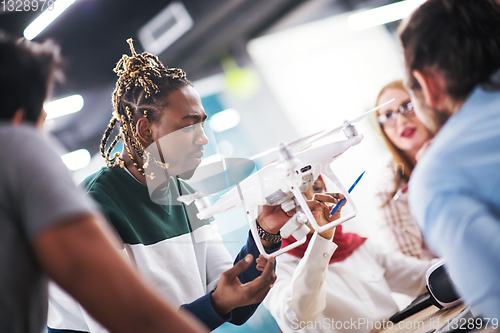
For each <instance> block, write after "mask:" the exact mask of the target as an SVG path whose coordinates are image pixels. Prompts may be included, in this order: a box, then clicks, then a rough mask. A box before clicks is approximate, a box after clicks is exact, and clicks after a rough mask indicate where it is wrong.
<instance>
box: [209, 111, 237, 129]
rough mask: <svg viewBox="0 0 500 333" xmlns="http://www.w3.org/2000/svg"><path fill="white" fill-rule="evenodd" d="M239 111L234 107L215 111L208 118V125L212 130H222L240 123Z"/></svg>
mask: <svg viewBox="0 0 500 333" xmlns="http://www.w3.org/2000/svg"><path fill="white" fill-rule="evenodd" d="M240 119H241V117H240V113H239V112H238V111H236V110H235V109H227V110H224V111H221V112H219V113H216V114H214V115H213V116H212V118H210V127H212V130H213V131H214V132H222V131H225V130H228V129H230V128H233V127H235V126H237V125H238V124H239V123H240Z"/></svg>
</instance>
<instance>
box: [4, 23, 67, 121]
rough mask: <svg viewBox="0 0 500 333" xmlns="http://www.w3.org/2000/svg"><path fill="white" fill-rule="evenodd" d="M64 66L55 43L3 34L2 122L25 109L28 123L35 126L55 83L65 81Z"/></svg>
mask: <svg viewBox="0 0 500 333" xmlns="http://www.w3.org/2000/svg"><path fill="white" fill-rule="evenodd" d="M60 64H61V57H60V48H59V46H58V45H56V44H55V43H54V42H52V41H50V40H48V41H45V42H43V43H37V42H31V41H28V40H26V39H24V38H15V37H13V36H10V35H8V34H6V33H4V32H2V31H0V85H1V87H2V88H1V89H0V110H1V111H0V119H11V118H12V116H13V115H14V113H15V112H16V111H17V110H19V109H23V110H24V113H25V117H26V121H29V122H32V123H35V122H36V121H37V120H38V118H39V116H40V112H41V111H42V107H43V102H44V101H45V99H46V98H47V97H48V96H49V95H50V94H51V92H52V88H53V85H54V82H55V81H61V80H62V78H63V75H62V71H61V67H60Z"/></svg>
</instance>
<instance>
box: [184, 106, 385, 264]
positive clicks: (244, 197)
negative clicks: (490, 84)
mask: <svg viewBox="0 0 500 333" xmlns="http://www.w3.org/2000/svg"><path fill="white" fill-rule="evenodd" d="M393 100H394V99H393ZM393 100H390V101H388V102H387V103H384V104H382V105H379V106H378V107H376V108H374V109H372V110H370V111H368V112H366V113H364V114H363V115H361V116H360V117H358V118H356V119H354V120H351V121H347V120H346V121H344V123H343V124H342V125H341V126H339V127H337V128H334V129H331V130H324V131H321V132H319V133H316V134H313V135H310V136H307V137H304V138H301V139H299V140H296V141H293V142H291V143H289V144H283V143H281V144H280V145H279V146H278V147H277V148H273V149H270V150H268V151H265V152H263V153H261V154H258V155H256V156H253V157H251V158H250V160H255V159H257V158H261V157H263V156H266V155H269V154H273V153H276V152H279V155H280V159H279V160H277V161H275V162H273V163H271V164H268V165H266V166H265V167H264V168H262V169H260V170H259V171H257V172H255V173H254V174H252V175H250V176H249V177H247V178H245V179H244V180H242V181H241V182H239V183H238V184H236V186H235V187H234V188H232V189H231V190H230V191H228V192H227V193H226V194H224V195H222V196H221V197H220V199H219V200H217V201H216V202H215V203H214V204H213V205H211V204H210V202H209V200H208V198H207V196H208V195H206V194H203V193H201V192H196V193H194V194H188V195H183V196H180V197H179V198H178V200H179V201H181V202H183V203H184V204H186V205H189V204H191V203H192V202H193V201H194V203H195V205H196V207H197V208H198V214H197V217H198V218H199V219H206V218H209V217H211V216H213V215H214V214H217V213H222V212H226V211H229V210H232V209H235V208H239V207H243V208H244V209H245V212H246V216H247V219H248V223H249V225H250V230H251V232H252V236H253V238H254V239H255V244H256V245H257V248H258V249H259V252H260V253H261V254H262V255H263V256H264V257H266V258H269V257H273V256H278V255H280V254H283V253H285V252H287V251H289V250H291V249H293V248H295V247H297V246H299V245H301V244H304V243H305V242H306V240H307V238H306V235H307V234H308V233H309V228H308V227H307V225H306V224H307V223H310V224H311V225H312V227H313V228H314V230H316V231H317V232H322V231H325V230H328V229H331V228H334V227H335V226H337V225H339V224H341V223H344V222H345V221H348V220H350V219H352V218H353V217H355V216H356V213H357V209H356V206H355V204H354V201H353V200H352V198H351V196H350V195H349V192H348V191H347V190H346V189H345V188H344V186H343V185H342V183H341V182H340V180H339V179H338V178H337V176H336V175H335V174H334V172H333V170H332V169H331V167H330V164H331V163H332V162H333V161H334V160H335V159H337V158H338V157H339V156H340V155H342V154H343V153H344V152H345V151H346V150H347V149H349V148H350V147H351V146H354V145H357V144H358V143H359V142H361V140H362V139H363V135H362V134H359V133H358V131H357V130H356V128H355V127H354V125H353V123H356V122H358V121H360V120H362V119H364V118H365V117H366V116H367V115H369V114H371V113H372V112H374V111H376V110H378V109H379V108H380V107H382V106H384V105H386V104H388V103H390V102H392V101H393ZM340 131H343V132H344V134H345V135H346V137H347V140H342V141H336V142H331V143H326V144H322V145H320V146H317V147H313V148H311V144H312V143H314V142H316V141H318V140H320V139H323V138H325V137H327V136H330V135H334V134H336V133H339V132H340ZM304 146H305V147H306V148H305V149H303V150H302V151H300V152H298V153H296V154H292V153H291V151H292V150H293V149H297V148H298V147H304ZM321 174H323V175H325V176H327V177H328V178H329V179H331V180H332V181H333V182H334V183H335V185H336V186H337V187H338V188H339V189H340V191H341V193H342V194H343V195H344V196H345V198H346V199H347V202H348V203H349V204H350V206H351V207H352V212H351V213H350V214H348V215H346V216H343V217H341V218H339V219H337V220H335V221H332V222H330V223H327V224H325V225H323V226H320V225H318V223H317V222H316V219H315V218H314V216H313V214H312V212H311V210H310V209H309V207H308V205H307V202H306V198H305V196H304V195H303V192H304V191H306V190H307V189H308V188H309V187H311V186H312V185H313V184H314V181H315V180H316V179H317V178H318V176H319V175H321ZM263 205H269V206H276V205H281V208H282V209H283V211H285V212H290V211H292V210H293V209H295V214H294V215H293V216H292V217H291V218H290V219H289V220H288V221H287V222H286V223H285V225H283V227H282V228H281V230H280V233H281V236H282V237H283V238H288V237H289V236H293V237H294V238H295V239H296V240H297V241H296V242H294V243H292V244H290V245H288V246H286V247H283V248H281V249H280V250H278V251H276V252H274V253H272V254H268V253H266V251H265V250H264V247H263V246H262V243H261V242H260V240H259V234H258V231H257V226H256V217H257V211H258V207H259V206H263Z"/></svg>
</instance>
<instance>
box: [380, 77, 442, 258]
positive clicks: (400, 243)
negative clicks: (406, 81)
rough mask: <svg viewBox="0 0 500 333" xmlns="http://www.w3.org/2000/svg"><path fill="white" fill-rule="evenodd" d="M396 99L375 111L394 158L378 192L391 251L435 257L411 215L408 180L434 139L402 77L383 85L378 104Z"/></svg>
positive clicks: (382, 133)
mask: <svg viewBox="0 0 500 333" xmlns="http://www.w3.org/2000/svg"><path fill="white" fill-rule="evenodd" d="M393 98H394V99H395V100H394V101H393V102H392V103H390V104H387V105H385V106H383V107H382V108H380V109H379V110H378V111H377V113H376V116H377V123H378V129H379V131H380V134H381V135H382V138H383V139H384V141H385V143H386V145H387V147H388V148H389V150H390V152H391V153H392V157H393V159H392V160H391V162H390V163H389V165H388V170H387V175H390V176H389V177H388V178H387V179H384V182H383V183H382V184H381V185H380V187H379V188H380V190H379V192H378V193H377V197H378V198H379V199H380V202H381V205H380V210H381V216H382V227H383V230H385V234H386V235H387V237H388V238H389V240H390V241H389V242H388V243H389V247H390V248H391V249H392V250H396V251H399V252H402V253H404V254H406V255H409V256H413V257H417V258H419V259H430V258H435V255H434V254H433V253H432V252H430V251H429V249H428V248H427V246H426V244H425V242H424V240H423V238H422V233H421V231H420V229H419V227H418V226H417V224H416V223H415V221H414V220H413V218H412V216H411V214H410V209H409V207H408V195H407V188H408V180H409V178H410V176H411V172H412V171H413V168H414V167H415V164H416V162H417V157H418V154H417V153H418V152H419V151H420V149H421V148H422V146H423V145H424V144H426V143H427V142H428V141H429V140H430V139H431V134H430V133H429V131H428V130H427V129H426V127H425V126H424V125H423V124H422V123H421V122H420V120H419V119H418V118H417V117H416V116H415V112H414V110H413V105H412V103H411V100H410V95H409V94H408V92H407V91H406V89H405V88H404V86H403V82H402V81H401V80H396V81H393V82H391V83H389V84H387V85H386V86H385V87H383V88H382V90H381V91H380V93H379V95H378V97H377V102H376V105H380V104H383V103H385V102H387V101H389V100H391V99H393Z"/></svg>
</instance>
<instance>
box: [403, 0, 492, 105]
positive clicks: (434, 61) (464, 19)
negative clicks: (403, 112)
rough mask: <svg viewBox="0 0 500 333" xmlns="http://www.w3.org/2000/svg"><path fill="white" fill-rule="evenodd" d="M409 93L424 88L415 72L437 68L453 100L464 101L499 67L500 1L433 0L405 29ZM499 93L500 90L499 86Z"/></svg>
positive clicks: (406, 24)
mask: <svg viewBox="0 0 500 333" xmlns="http://www.w3.org/2000/svg"><path fill="white" fill-rule="evenodd" d="M400 40H401V43H402V46H403V48H404V57H405V62H406V70H407V78H408V79H409V81H408V82H406V84H407V86H408V88H410V89H413V90H419V89H421V87H420V85H419V83H418V82H417V80H416V79H415V77H413V75H412V71H413V70H419V71H423V70H424V69H425V68H435V69H436V70H438V71H439V72H440V73H441V74H443V76H444V79H445V81H446V89H447V93H448V95H449V96H450V97H451V98H453V99H454V100H456V101H464V100H465V99H466V98H467V96H469V95H470V93H471V92H472V90H473V89H474V87H476V86H477V85H478V84H490V85H494V84H493V83H492V82H491V79H490V78H491V75H492V74H493V73H494V72H495V71H497V70H498V69H499V68H500V4H499V2H498V0H428V1H427V2H425V3H424V4H422V6H420V8H419V9H417V10H416V11H415V12H414V13H413V15H411V17H410V19H409V20H408V21H406V22H405V23H404V24H403V25H402V27H401V29H400ZM497 88H498V87H497Z"/></svg>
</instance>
